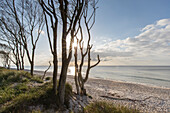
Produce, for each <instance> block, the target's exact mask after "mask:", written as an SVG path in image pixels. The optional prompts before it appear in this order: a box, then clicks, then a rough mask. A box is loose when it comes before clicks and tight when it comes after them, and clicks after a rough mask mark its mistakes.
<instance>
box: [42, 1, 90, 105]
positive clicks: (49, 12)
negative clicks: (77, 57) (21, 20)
mask: <svg viewBox="0 0 170 113" xmlns="http://www.w3.org/2000/svg"><path fill="white" fill-rule="evenodd" d="M90 1H93V0H90ZM90 1H89V0H39V3H40V4H41V6H42V8H43V10H44V15H45V21H46V28H47V34H48V39H49V44H50V49H51V53H52V55H53V65H54V70H53V90H54V92H55V93H56V88H57V86H56V84H57V72H58V71H57V69H58V60H57V39H58V35H57V31H58V23H59V22H60V23H61V24H60V25H61V31H62V35H61V42H62V49H61V50H62V66H61V74H60V78H59V86H58V88H57V90H58V97H59V102H60V105H61V106H62V105H64V95H65V83H66V78H67V70H68V66H69V63H70V61H71V58H72V51H73V50H72V45H73V42H74V38H75V36H76V35H77V31H78V29H79V28H78V22H79V20H80V19H81V17H82V15H83V13H85V7H86V6H87V5H88V4H89V3H90ZM49 24H50V26H51V28H52V32H53V35H52V37H51V36H50V28H49ZM69 36H70V37H71V39H70V44H69V48H67V44H68V42H66V40H68V38H69ZM51 38H52V39H53V40H51Z"/></svg>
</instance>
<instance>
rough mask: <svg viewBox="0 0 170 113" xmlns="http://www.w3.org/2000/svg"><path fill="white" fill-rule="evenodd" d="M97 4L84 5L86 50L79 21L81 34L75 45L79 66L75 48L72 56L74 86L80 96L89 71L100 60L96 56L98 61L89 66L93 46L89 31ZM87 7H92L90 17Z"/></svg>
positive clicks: (83, 90) (93, 21)
mask: <svg viewBox="0 0 170 113" xmlns="http://www.w3.org/2000/svg"><path fill="white" fill-rule="evenodd" d="M86 2H87V1H86ZM97 2H98V1H97ZM97 2H95V1H92V2H91V4H88V3H86V6H85V9H84V13H83V17H84V23H85V28H86V31H87V34H88V35H87V36H88V41H87V46H86V49H85V48H84V41H83V37H84V35H83V34H84V33H83V30H82V25H81V20H79V31H80V34H81V38H80V39H78V38H77V45H79V49H80V54H81V60H80V65H79V66H78V63H77V51H78V50H77V49H78V48H77V47H75V53H74V56H75V84H76V89H77V94H82V95H86V89H85V87H84V84H85V83H86V82H87V80H88V77H89V72H90V69H91V68H93V67H95V66H97V65H98V64H99V63H100V58H99V55H98V56H97V59H98V61H97V62H96V63H95V64H93V65H91V55H90V53H91V49H92V46H93V45H91V44H90V41H91V33H90V30H91V28H92V27H93V25H94V23H95V13H96V9H97V7H96V4H97ZM89 5H90V6H92V9H93V11H92V13H91V14H90V16H89V17H88V9H89V7H90V6H89ZM84 50H85V52H84ZM86 56H87V70H86V74H85V77H84V78H83V76H82V68H83V65H84V60H85V57H86Z"/></svg>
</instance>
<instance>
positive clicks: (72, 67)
mask: <svg viewBox="0 0 170 113" xmlns="http://www.w3.org/2000/svg"><path fill="white" fill-rule="evenodd" d="M67 74H68V75H75V67H74V66H71V67H69V68H68V72H67Z"/></svg>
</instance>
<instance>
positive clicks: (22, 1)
mask: <svg viewBox="0 0 170 113" xmlns="http://www.w3.org/2000/svg"><path fill="white" fill-rule="evenodd" d="M2 6H3V8H4V9H3V13H6V15H5V16H7V17H5V16H3V19H4V18H5V19H7V21H6V23H5V24H7V26H9V25H8V20H13V22H14V23H15V26H14V28H17V38H16V39H17V40H16V41H15V42H16V43H17V44H15V47H17V46H18V44H20V48H19V49H18V50H19V51H20V52H17V53H18V54H20V53H22V54H24V51H23V52H22V47H23V48H24V50H25V52H26V55H27V58H28V61H29V63H30V66H31V69H30V73H31V75H33V70H34V57H35V49H36V45H37V42H38V40H39V38H40V34H41V31H42V29H43V26H44V21H43V20H44V19H43V12H42V9H41V7H40V5H39V3H38V1H36V0H10V1H9V0H4V1H3V5H2ZM6 9H8V10H6ZM5 28H6V29H7V27H5ZM9 31H12V30H11V29H10V30H9ZM14 32H15V31H14ZM11 33H13V32H11ZM13 35H15V34H13ZM18 35H19V36H18ZM18 37H19V38H18ZM23 56H24V55H21V59H22V62H23V61H24V60H23ZM18 58H19V57H18ZM17 61H20V60H17Z"/></svg>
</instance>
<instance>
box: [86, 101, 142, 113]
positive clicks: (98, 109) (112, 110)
mask: <svg viewBox="0 0 170 113" xmlns="http://www.w3.org/2000/svg"><path fill="white" fill-rule="evenodd" d="M84 113H140V112H139V111H138V110H136V109H129V108H127V107H123V106H115V105H113V104H111V103H109V102H104V101H100V102H94V103H91V104H90V105H88V106H87V107H86V108H85V109H84Z"/></svg>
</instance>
